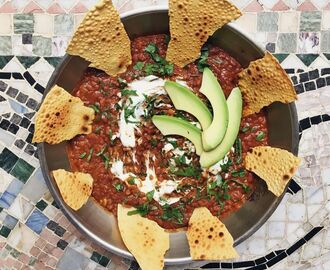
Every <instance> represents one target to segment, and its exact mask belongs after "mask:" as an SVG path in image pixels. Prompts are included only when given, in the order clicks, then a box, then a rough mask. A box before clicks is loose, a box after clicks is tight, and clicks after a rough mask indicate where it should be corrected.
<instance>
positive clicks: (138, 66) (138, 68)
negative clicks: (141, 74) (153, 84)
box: [133, 62, 144, 70]
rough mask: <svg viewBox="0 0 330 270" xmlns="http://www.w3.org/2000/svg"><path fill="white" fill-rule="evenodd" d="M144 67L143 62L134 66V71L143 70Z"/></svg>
mask: <svg viewBox="0 0 330 270" xmlns="http://www.w3.org/2000/svg"><path fill="white" fill-rule="evenodd" d="M143 67H144V63H143V62H137V63H136V64H135V65H134V66H133V69H135V70H142V69H143Z"/></svg>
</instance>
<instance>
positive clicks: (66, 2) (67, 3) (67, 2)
mask: <svg viewBox="0 0 330 270" xmlns="http://www.w3.org/2000/svg"><path fill="white" fill-rule="evenodd" d="M76 2H77V1H76V0H58V3H59V4H60V5H61V7H62V8H64V9H65V10H66V11H69V10H70V9H71V8H73V6H74V4H75V3H76Z"/></svg>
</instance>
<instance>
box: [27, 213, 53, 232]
mask: <svg viewBox="0 0 330 270" xmlns="http://www.w3.org/2000/svg"><path fill="white" fill-rule="evenodd" d="M48 221H49V218H48V217H46V216H45V215H44V214H43V213H41V212H40V211H39V210H37V209H35V210H34V211H33V213H32V214H31V216H30V217H29V218H28V220H27V221H26V223H25V224H26V226H28V227H29V228H30V229H31V230H33V231H35V232H36V233H38V234H40V233H41V231H42V229H43V228H44V227H45V226H46V225H47V223H48Z"/></svg>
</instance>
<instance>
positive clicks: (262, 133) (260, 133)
mask: <svg viewBox="0 0 330 270" xmlns="http://www.w3.org/2000/svg"><path fill="white" fill-rule="evenodd" d="M265 137H266V134H265V132H263V131H260V132H258V134H257V136H256V141H258V142H260V141H262V140H263V139H264V138H265Z"/></svg>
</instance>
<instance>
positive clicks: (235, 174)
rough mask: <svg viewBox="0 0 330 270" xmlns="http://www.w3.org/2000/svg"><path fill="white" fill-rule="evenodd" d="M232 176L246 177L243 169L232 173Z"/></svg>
mask: <svg viewBox="0 0 330 270" xmlns="http://www.w3.org/2000/svg"><path fill="white" fill-rule="evenodd" d="M231 175H232V176H235V177H244V176H245V170H244V169H243V168H241V169H239V170H238V171H232V172H231Z"/></svg>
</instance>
